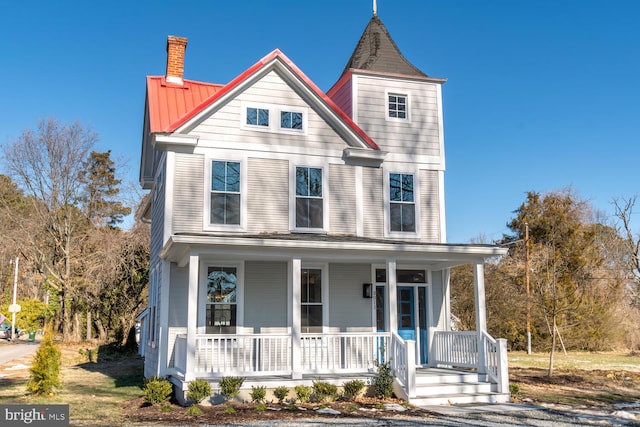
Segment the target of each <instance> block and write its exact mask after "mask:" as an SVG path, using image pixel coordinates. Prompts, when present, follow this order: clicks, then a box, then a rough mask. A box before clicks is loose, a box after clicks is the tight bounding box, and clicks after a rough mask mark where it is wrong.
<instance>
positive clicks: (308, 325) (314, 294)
mask: <svg viewBox="0 0 640 427" xmlns="http://www.w3.org/2000/svg"><path fill="white" fill-rule="evenodd" d="M300 285H301V291H302V310H301V316H302V318H301V326H302V332H307V333H309V332H322V270H321V269H319V268H303V269H302V274H301V284H300Z"/></svg>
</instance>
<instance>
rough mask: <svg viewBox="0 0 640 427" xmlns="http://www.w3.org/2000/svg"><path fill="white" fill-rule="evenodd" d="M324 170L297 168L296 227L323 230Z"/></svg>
mask: <svg viewBox="0 0 640 427" xmlns="http://www.w3.org/2000/svg"><path fill="white" fill-rule="evenodd" d="M322 218H323V201H322V169H320V168H309V167H296V227H297V228H322Z"/></svg>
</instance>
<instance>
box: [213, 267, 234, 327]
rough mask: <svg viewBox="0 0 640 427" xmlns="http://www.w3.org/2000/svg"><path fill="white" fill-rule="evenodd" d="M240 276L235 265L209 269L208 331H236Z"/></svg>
mask: <svg viewBox="0 0 640 427" xmlns="http://www.w3.org/2000/svg"><path fill="white" fill-rule="evenodd" d="M237 290H238V276H237V269H236V268H235V267H209V268H208V270H207V303H206V332H207V333H235V329H236V326H237V325H238V315H237V313H238V304H237Z"/></svg>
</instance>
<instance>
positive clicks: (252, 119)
mask: <svg viewBox="0 0 640 427" xmlns="http://www.w3.org/2000/svg"><path fill="white" fill-rule="evenodd" d="M247 124H248V125H252V126H266V127H269V110H267V109H265V108H252V107H249V108H247Z"/></svg>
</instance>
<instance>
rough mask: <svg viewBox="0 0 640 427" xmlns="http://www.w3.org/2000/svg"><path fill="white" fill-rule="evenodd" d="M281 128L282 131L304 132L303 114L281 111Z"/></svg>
mask: <svg viewBox="0 0 640 427" xmlns="http://www.w3.org/2000/svg"><path fill="white" fill-rule="evenodd" d="M280 127H281V128H282V129H295V130H302V113H300V112H296V111H281V112H280Z"/></svg>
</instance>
